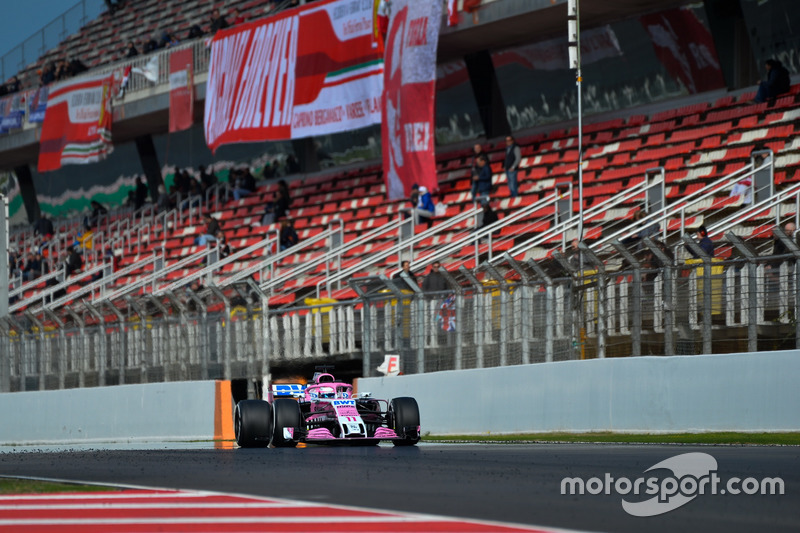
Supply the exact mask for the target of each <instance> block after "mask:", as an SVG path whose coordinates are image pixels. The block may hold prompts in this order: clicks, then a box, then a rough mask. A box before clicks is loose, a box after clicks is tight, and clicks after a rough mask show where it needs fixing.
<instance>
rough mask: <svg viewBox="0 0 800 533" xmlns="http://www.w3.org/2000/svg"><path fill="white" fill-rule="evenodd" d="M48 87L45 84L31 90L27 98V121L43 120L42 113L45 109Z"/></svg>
mask: <svg viewBox="0 0 800 533" xmlns="http://www.w3.org/2000/svg"><path fill="white" fill-rule="evenodd" d="M49 91H50V87H49V86H48V85H45V86H44V87H39V88H38V89H36V90H35V91H33V94H32V96H31V97H30V99H29V100H28V102H29V105H28V122H44V113H45V110H47V94H48V93H49Z"/></svg>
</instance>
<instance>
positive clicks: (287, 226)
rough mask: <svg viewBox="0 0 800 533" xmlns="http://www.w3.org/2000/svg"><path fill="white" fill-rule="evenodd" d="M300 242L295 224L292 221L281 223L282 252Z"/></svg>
mask: <svg viewBox="0 0 800 533" xmlns="http://www.w3.org/2000/svg"><path fill="white" fill-rule="evenodd" d="M298 242H300V238H299V237H298V236H297V231H295V229H294V223H293V222H292V221H291V220H282V221H281V233H280V246H281V252H282V251H284V250H286V249H287V248H289V247H291V246H294V245H295V244H297V243H298Z"/></svg>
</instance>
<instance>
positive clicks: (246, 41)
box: [204, 0, 383, 151]
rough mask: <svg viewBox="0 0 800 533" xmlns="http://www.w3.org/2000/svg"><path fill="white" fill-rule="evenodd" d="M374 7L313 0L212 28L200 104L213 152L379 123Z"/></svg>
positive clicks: (379, 56)
mask: <svg viewBox="0 0 800 533" xmlns="http://www.w3.org/2000/svg"><path fill="white" fill-rule="evenodd" d="M374 11H375V10H374V2H373V1H372V0H319V1H317V2H313V3H311V4H307V5H305V6H302V7H299V8H295V9H290V10H286V11H284V12H282V13H279V14H277V15H275V16H272V17H269V18H266V19H263V20H258V21H253V22H249V23H246V24H241V25H237V26H235V27H233V28H229V29H226V30H222V31H220V32H217V34H216V35H215V36H214V40H213V41H212V44H211V60H210V65H209V73H208V83H207V87H206V102H205V123H204V128H205V135H206V143H207V144H208V146H209V147H210V148H211V150H212V151H214V150H216V149H217V148H218V147H219V146H221V145H223V144H228V143H236V142H258V141H267V140H281V139H298V138H302V137H309V136H312V135H325V134H328V133H336V132H342V131H348V130H353V129H357V128H362V127H365V126H369V125H372V124H377V123H379V122H380V121H381V106H380V99H381V94H382V92H383V48H382V46H381V43H380V39H379V37H378V36H377V35H376V32H375V29H374V28H375V19H374V17H375V13H374Z"/></svg>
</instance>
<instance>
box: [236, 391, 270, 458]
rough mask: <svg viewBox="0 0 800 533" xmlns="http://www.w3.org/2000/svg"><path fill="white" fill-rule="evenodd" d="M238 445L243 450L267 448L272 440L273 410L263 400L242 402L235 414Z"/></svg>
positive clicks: (237, 406) (238, 404)
mask: <svg viewBox="0 0 800 533" xmlns="http://www.w3.org/2000/svg"><path fill="white" fill-rule="evenodd" d="M233 432H234V434H235V435H236V444H238V445H239V446H241V447H242V448H266V447H267V446H269V441H270V439H271V438H272V408H271V407H270V405H269V403H267V402H265V401H263V400H242V401H240V402H239V403H237V404H236V409H235V410H234V414H233Z"/></svg>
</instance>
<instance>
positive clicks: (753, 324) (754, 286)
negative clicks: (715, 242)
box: [726, 232, 758, 352]
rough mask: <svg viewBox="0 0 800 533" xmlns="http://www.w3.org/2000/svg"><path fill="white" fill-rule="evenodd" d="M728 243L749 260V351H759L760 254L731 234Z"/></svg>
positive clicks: (728, 235)
mask: <svg viewBox="0 0 800 533" xmlns="http://www.w3.org/2000/svg"><path fill="white" fill-rule="evenodd" d="M726 236H727V238H728V241H729V242H730V243H731V244H732V245H733V246H734V247H735V248H736V249H737V250H738V251H739V253H741V254H742V255H743V256H744V257H745V258H746V259H747V285H748V288H747V296H748V304H747V351H749V352H756V351H758V253H757V252H756V251H755V250H754V249H753V247H752V246H750V244H749V243H746V242H744V241H743V240H742V238H741V237H739V236H738V235H736V234H734V233H733V232H729V233H728V234H727V235H726Z"/></svg>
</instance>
